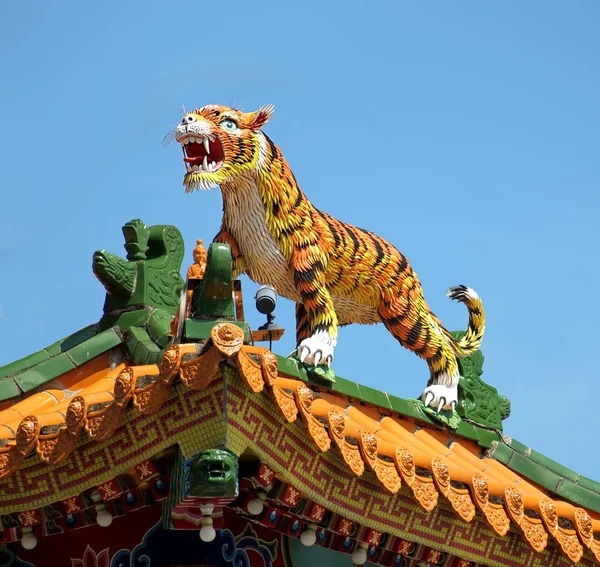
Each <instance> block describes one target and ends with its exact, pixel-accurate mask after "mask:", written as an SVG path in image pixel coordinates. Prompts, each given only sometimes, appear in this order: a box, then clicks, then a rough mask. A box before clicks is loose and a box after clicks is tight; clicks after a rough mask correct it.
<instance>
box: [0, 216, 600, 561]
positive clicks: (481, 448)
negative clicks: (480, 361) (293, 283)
mask: <svg viewBox="0 0 600 567" xmlns="http://www.w3.org/2000/svg"><path fill="white" fill-rule="evenodd" d="M129 224H134V223H129ZM135 227H136V230H137V231H138V232H139V233H144V231H147V232H146V234H148V233H151V234H154V235H155V236H156V237H157V238H159V237H160V238H162V237H163V236H164V235H165V234H171V235H172V234H173V232H172V231H169V230H167V229H168V228H169V227H159V228H160V229H161V230H160V231H156V230H155V231H152V229H153V228H156V227H151V228H150V229H147V228H146V227H143V226H142V225H141V224H139V223H137V224H135ZM161 235H162V236H161ZM130 244H131V243H130ZM134 248H135V249H137V248H136V247H135V246H131V249H132V250H133V249H134ZM134 251H135V250H134ZM212 253H213V262H214V263H213V265H212V267H211V265H210V263H209V266H208V267H207V269H206V275H205V278H204V280H203V281H204V286H205V287H204V288H202V287H200V288H198V290H197V291H198V293H197V294H196V296H194V297H195V304H196V313H195V315H200V317H197V318H193V317H192V318H189V317H186V318H185V320H183V321H182V325H177V326H171V331H172V332H175V333H176V334H177V337H178V338H177V340H176V342H175V344H172V345H171V346H169V347H168V348H165V346H166V344H165V340H166V339H165V337H167V330H166V329H167V328H168V326H169V323H170V320H171V316H172V314H173V313H174V311H175V309H174V308H173V306H171V305H166V306H165V305H163V306H162V307H160V306H159V307H157V306H149V305H147V304H146V303H145V302H142V303H141V304H139V303H136V304H133V305H129V304H127V302H128V301H129V299H127V298H123V299H122V300H121V301H123V302H125V303H121V304H115V303H114V298H113V299H111V301H112V302H113V303H112V304H111V301H108V300H107V304H109V307H110V309H111V311H109V312H107V313H105V316H104V317H103V320H102V321H101V323H100V324H99V326H97V327H94V329H93V332H92V333H91V334H88V335H86V334H85V333H83V334H82V336H83V339H82V340H83V342H82V343H81V344H85V341H89V340H94V337H96V336H98V335H99V334H102V333H104V334H103V335H102V337H106V336H108V335H106V333H107V331H110V332H112V333H113V334H114V336H115V337H116V338H114V339H112V338H111V341H113V342H112V343H111V342H110V341H109V342H106V340H105V339H104V338H102V340H101V341H98V343H101V344H100V345H99V346H98V344H97V345H96V348H97V350H95V351H91V350H88V351H86V349H85V348H81V349H79V350H78V351H77V352H81V353H83V352H88V355H87V356H88V358H87V359H85V358H81V359H80V360H79V363H78V365H77V366H76V367H74V368H68V369H67V371H66V372H64V373H63V374H60V373H58V375H57V374H56V372H55V371H53V372H54V373H53V374H51V375H46V376H45V379H44V381H41V382H40V383H39V384H38V385H37V386H36V387H35V388H31V389H30V391H29V393H27V394H21V395H20V397H13V398H11V399H9V400H8V401H6V402H4V404H3V406H0V407H1V408H3V409H2V411H0V479H2V480H0V491H1V492H2V494H3V498H2V504H0V513H1V514H12V513H22V512H27V511H28V510H29V509H30V508H40V507H42V506H44V505H47V504H52V503H53V502H55V501H56V500H57V499H58V500H64V499H65V498H67V497H72V496H75V495H77V494H80V493H83V492H84V491H86V490H89V489H90V488H92V487H95V486H98V485H101V484H102V483H104V482H107V481H109V480H110V479H112V478H114V476H115V475H118V474H124V473H125V472H126V471H127V470H130V469H132V467H135V465H136V464H138V463H140V462H142V461H144V460H148V459H150V458H151V457H153V456H154V455H156V454H157V453H158V452H159V451H162V450H164V449H166V448H168V447H172V446H173V445H175V444H178V445H179V446H180V448H181V451H182V455H183V457H184V458H188V459H189V458H191V457H193V456H194V455H195V454H197V453H198V452H199V451H204V450H208V449H212V448H215V447H222V448H225V449H228V450H230V451H232V452H233V453H234V454H235V455H237V456H242V455H244V454H246V453H247V452H250V453H252V454H253V455H255V456H256V458H258V459H259V460H260V462H261V463H263V465H264V466H266V467H269V468H270V469H271V470H272V471H273V472H274V474H276V475H277V478H278V479H279V481H280V482H282V483H283V484H284V485H286V486H291V487H295V488H294V490H296V491H297V492H298V493H299V494H300V495H301V497H303V498H306V499H307V500H308V501H310V502H313V503H315V504H316V505H318V506H320V507H322V508H324V509H326V510H327V511H328V512H330V513H331V514H336V515H338V516H340V517H344V518H346V519H348V520H350V521H352V522H355V523H356V524H359V525H361V526H362V527H363V528H364V529H370V530H375V531H377V532H378V533H380V534H388V536H389V537H392V538H405V539H407V540H410V541H417V542H421V543H429V544H430V543H431V541H432V538H433V536H432V535H431V534H428V535H427V534H425V533H423V535H419V533H418V530H416V529H412V530H410V529H408V528H407V526H406V525H403V524H402V523H400V522H399V520H398V516H397V515H398V513H399V511H400V510H402V511H403V512H406V511H407V510H410V516H411V518H413V519H414V525H413V526H412V527H413V528H415V527H416V526H421V527H422V526H424V525H428V524H431V525H432V527H433V528H435V525H436V522H443V518H444V514H446V511H450V512H451V513H452V514H453V516H454V517H455V518H456V519H457V520H458V522H460V523H461V524H462V525H463V526H465V528H464V529H465V533H470V534H474V533H476V531H477V530H480V529H486V528H483V527H482V526H483V524H485V525H487V527H488V528H489V530H490V531H489V532H488V533H489V534H490V537H491V538H492V541H493V542H494V543H493V544H492V547H493V546H494V545H496V543H498V544H500V542H502V541H503V540H505V539H506V538H508V539H509V540H510V542H511V543H510V545H512V546H517V547H519V550H520V551H519V552H520V553H521V555H522V557H523V560H524V561H526V563H527V564H529V565H543V564H544V559H543V558H544V557H545V554H546V553H548V552H547V551H546V550H547V549H549V548H552V547H558V548H559V549H560V550H561V551H562V553H563V554H564V555H565V556H566V557H568V558H569V560H570V561H571V562H573V563H576V562H578V561H583V562H584V563H585V564H590V558H591V557H595V559H596V561H598V562H600V515H599V514H598V513H599V512H600V491H598V490H597V489H596V488H597V485H596V483H593V481H589V480H587V479H581V478H580V477H577V476H576V475H575V473H572V471H568V469H565V468H564V467H559V465H557V464H556V463H553V462H552V461H550V460H549V459H546V458H545V457H543V456H541V455H539V454H536V453H535V452H534V451H531V450H529V449H528V448H526V447H524V446H522V445H521V444H519V443H518V442H515V441H512V440H510V439H508V438H506V437H504V436H503V435H502V434H501V433H500V432H499V431H497V430H494V429H491V428H486V427H481V426H477V425H476V424H473V423H470V422H469V421H467V420H463V421H462V422H461V423H460V424H459V426H458V427H457V428H456V429H455V430H451V429H449V428H446V427H444V426H443V425H441V424H440V423H439V422H437V421H435V420H434V419H432V417H431V416H430V415H428V414H427V413H425V412H424V411H423V409H422V404H419V403H417V402H415V401H411V400H401V399H399V398H395V397H394V396H391V395H388V394H385V393H383V392H378V391H376V390H373V389H371V388H368V387H365V386H362V385H359V384H356V383H354V382H350V381H347V380H344V379H343V378H341V377H336V382H335V384H326V383H323V382H319V381H315V380H314V379H313V378H312V377H311V376H309V375H308V374H307V373H306V370H305V369H304V368H303V367H302V366H301V365H299V364H297V363H296V362H295V361H293V360H290V359H286V358H282V357H279V356H277V355H275V354H273V353H272V352H270V351H269V350H268V349H265V348H262V347H256V346H252V345H250V344H248V343H249V340H250V334H249V330H248V327H247V325H246V324H245V323H243V321H240V320H237V321H236V320H235V311H236V309H235V307H236V305H235V300H234V294H233V292H234V289H235V286H234V285H233V282H231V279H229V280H228V281H225V280H227V278H226V277H224V274H225V276H227V273H225V272H227V269H225V270H224V271H223V269H222V265H221V267H219V266H217V265H216V264H217V261H216V258H217V257H219V256H220V257H221V260H223V258H225V259H227V258H229V251H228V250H227V249H224V248H222V247H221V248H219V249H217V250H212ZM104 257H108V256H107V255H105V256H104ZM227 262H229V263H228V266H229V268H228V269H229V270H230V265H231V264H230V260H227ZM227 262H226V263H225V264H227ZM225 264H223V265H225ZM161 265H162V266H163V267H164V266H166V267H167V268H168V270H170V271H172V270H173V264H172V263H169V262H164V263H163V264H161ZM155 267H156V266H155ZM158 267H159V268H160V265H158ZM136 269H137V270H138V271H139V270H141V269H142V268H140V266H137V267H136ZM160 269H162V268H160ZM211 278H212V279H211ZM215 278H217V279H215ZM218 278H221V279H220V280H219V279H218ZM213 280H214V281H213ZM132 281H137V280H135V278H134V279H133V280H132ZM142 281H143V279H142ZM211 281H213V283H215V282H216V283H217V284H218V285H213V286H212V287H211V286H209V285H208V284H207V283H206V282H211ZM219 282H220V283H219ZM105 285H110V282H109V283H108V284H105ZM125 287H126V286H125ZM209 288H210V294H211V297H213V298H214V297H216V299H217V300H218V304H219V313H220V314H221V316H222V318H225V319H228V320H227V321H225V322H223V321H215V320H214V319H215V317H213V318H212V320H211V318H210V309H208V310H205V312H201V310H200V309H199V303H200V300H201V299H202V293H203V290H204V289H209ZM130 291H131V293H132V294H133V295H135V294H136V293H137V294H140V293H142V292H140V290H136V289H133V290H130ZM191 291H192V290H191V286H190V289H189V292H188V294H187V299H188V303H189V302H190V301H191V297H192V296H191ZM119 293H121V292H119ZM127 293H129V292H127ZM136 297H137V299H136V300H135V301H138V300H139V297H143V293H142V295H141V296H140V295H138V296H136ZM200 307H201V306H200ZM167 308H168V309H167ZM138 311H143V312H144V314H143V316H140V313H138ZM169 313H171V315H168V314H169ZM180 313H183V316H184V317H185V316H186V314H185V312H184V311H183V312H180ZM193 315H194V313H192V316H193ZM107 325H112V326H109V327H107ZM86 332H87V331H86ZM84 335H85V336H84ZM110 336H111V337H112V335H110ZM183 341H188V342H183ZM66 344H68V345H69V348H75V347H77V345H74V342H73V341H71V342H69V341H67V343H66ZM109 344H110V346H107V345H109ZM161 345H164V346H161ZM88 346H89V345H88ZM62 348H63V347H61V349H62ZM89 352H93V353H94V356H93V357H91V356H89ZM63 353H67V355H68V357H69V359H72V357H71V356H70V355H69V349H66V348H64V349H63V350H60V351H59V350H56V352H54V351H53V354H52V353H51V354H52V355H51V356H50V360H52V356H58V355H60V354H63ZM42 363H43V362H42ZM36 364H39V361H38V362H36V363H31V364H29V363H27V364H25V365H24V366H23V365H21V366H22V367H21V366H19V368H17V369H16V370H15V368H16V367H15V366H12V367H11V371H12V373H10V374H9V377H10V378H11V379H14V378H15V377H16V376H18V375H20V373H21V372H30V370H31V369H33V370H34V371H35V368H36ZM50 366H51V365H50ZM38 375H43V373H38ZM49 376H51V377H49ZM130 406H133V407H130ZM128 408H129V409H128ZM298 418H299V419H298ZM84 430H85V432H86V434H87V437H88V439H87V440H86V438H85V436H84V435H83V431H84ZM149 435H152V437H151V438H150V437H149ZM90 440H95V441H99V442H105V441H109V440H110V443H99V444H93V443H90ZM131 443H133V445H132V446H128V444H131ZM94 447H96V449H94ZM31 455H37V456H36V457H32V458H28V457H30V456H31ZM99 455H102V456H101V457H98V456H99ZM90 458H91V459H92V461H93V462H94V461H96V460H97V459H100V460H102V461H104V462H105V463H107V466H105V467H101V468H100V469H98V471H97V472H96V473H95V474H92V471H91V470H90V471H88V473H89V474H86V475H84V474H82V472H81V471H82V470H83V469H85V467H86V466H87V463H88V462H90ZM294 459H300V461H298V462H297V464H296V466H290V461H291V460H294ZM300 462H303V463H304V465H305V466H303V465H301V464H300ZM44 467H46V468H44ZM76 471H77V472H76ZM521 471H525V472H524V473H522V472H521ZM538 473H539V474H538ZM65 475H66V476H65ZM42 477H43V478H44V480H43V481H42ZM341 477H343V478H344V483H345V485H347V486H348V487H351V491H350V493H351V494H352V495H353V498H354V499H355V500H343V499H342V500H340V498H339V496H336V495H335V494H334V492H335V490H336V488H335V482H336V480H339V479H340V478H341ZM67 478H68V481H67V480H66V479H67ZM324 479H327V480H326V481H324ZM563 495H564V496H563ZM561 496H562V497H561ZM360 502H362V503H363V504H360ZM366 503H368V506H367V505H366ZM323 529H325V526H323ZM515 529H517V530H518V533H519V534H520V536H517V535H516V533H517V532H516V531H515ZM473 530H475V531H473ZM548 536H550V538H549V537H548ZM433 539H435V538H433ZM521 541H522V542H527V545H528V546H529V548H530V549H531V550H532V551H533V552H535V553H539V554H542V555H536V554H535V553H534V554H533V555H531V556H530V555H529V553H530V552H528V551H526V550H525V549H524V548H522V546H521V543H519V542H521ZM437 547H438V548H439V549H445V550H447V551H448V552H451V553H456V554H457V555H458V554H459V551H460V550H461V548H460V544H459V543H455V542H453V541H447V542H444V541H439V542H437ZM461 556H465V553H462V555H461ZM466 556H467V558H468V553H467V554H466ZM526 557H528V558H529V559H527V560H526V559H525V558H526ZM538 558H539V559H538ZM473 559H474V560H479V559H481V557H480V556H477V554H475V555H473ZM540 561H541V562H540ZM486 564H489V565H501V564H502V563H501V562H499V560H498V559H497V558H494V557H486ZM557 564H558V563H557Z"/></svg>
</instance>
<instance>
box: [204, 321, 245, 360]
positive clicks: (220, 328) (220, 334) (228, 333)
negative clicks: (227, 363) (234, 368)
mask: <svg viewBox="0 0 600 567" xmlns="http://www.w3.org/2000/svg"><path fill="white" fill-rule="evenodd" d="M210 338H211V339H212V341H213V343H214V345H215V346H216V347H217V349H218V350H219V351H220V352H221V353H223V354H224V355H225V356H231V355H232V354H234V353H236V352H237V351H238V350H240V348H242V345H243V344H244V331H242V329H240V328H239V327H238V326H237V325H232V324H231V323H218V324H217V325H215V326H214V327H213V328H212V330H211V332H210Z"/></svg>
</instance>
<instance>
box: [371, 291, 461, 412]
mask: <svg viewBox="0 0 600 567" xmlns="http://www.w3.org/2000/svg"><path fill="white" fill-rule="evenodd" d="M411 292H414V293H411ZM379 316H380V317H381V321H382V322H383V324H384V325H385V327H386V328H387V329H388V331H390V333H392V335H393V336H394V337H395V338H396V339H397V340H398V342H399V343H400V344H401V345H402V346H403V347H405V348H407V349H408V350H411V351H412V352H414V353H415V354H416V355H417V356H419V357H420V358H423V359H424V360H426V361H427V365H428V366H429V372H430V375H431V378H430V380H429V382H428V385H427V388H426V389H425V391H424V392H423V394H422V396H421V398H422V400H423V402H424V403H425V405H428V406H432V407H434V408H435V409H437V410H438V411H439V410H442V409H453V408H454V407H455V406H456V404H457V401H458V379H459V373H458V363H457V361H456V355H455V354H454V351H453V350H452V347H451V346H450V343H449V342H448V339H447V338H446V336H445V335H444V334H443V333H442V331H441V329H440V328H439V325H438V323H437V322H436V320H435V319H434V318H433V317H432V315H431V313H430V311H429V308H428V307H427V304H426V303H425V300H424V299H423V296H422V295H421V294H420V289H418V288H413V289H411V290H410V291H409V293H408V294H407V295H406V296H404V295H398V294H397V293H396V294H394V295H391V294H386V295H384V296H383V297H382V300H381V304H380V306H379Z"/></svg>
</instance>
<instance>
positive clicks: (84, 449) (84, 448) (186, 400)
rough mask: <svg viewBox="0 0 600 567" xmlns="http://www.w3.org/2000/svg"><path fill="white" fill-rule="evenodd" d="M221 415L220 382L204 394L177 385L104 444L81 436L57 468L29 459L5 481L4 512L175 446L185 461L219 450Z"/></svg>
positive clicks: (80, 487)
mask: <svg viewBox="0 0 600 567" xmlns="http://www.w3.org/2000/svg"><path fill="white" fill-rule="evenodd" d="M222 416H223V384H222V382H221V381H220V380H214V381H213V382H212V383H211V385H210V386H209V387H208V388H206V389H205V390H203V391H190V390H189V389H187V388H186V387H184V386H183V385H182V384H177V385H174V386H172V387H171V391H170V395H169V399H168V400H167V402H166V403H165V404H164V405H163V406H162V408H161V409H160V410H159V411H158V412H157V413H156V414H154V415H150V416H145V415H143V414H141V413H139V412H138V411H136V410H135V409H134V408H130V411H127V412H126V414H125V418H124V420H123V423H122V424H121V426H120V427H119V428H118V429H117V430H116V431H115V433H114V434H113V435H112V437H111V438H110V439H108V440H107V441H105V442H101V443H98V442H97V441H93V440H92V439H90V438H89V437H88V436H83V435H82V436H80V437H79V441H78V444H77V447H76V448H75V450H74V451H73V452H72V453H71V454H70V455H69V456H68V457H67V458H66V459H65V461H63V462H62V463H60V464H57V465H48V464H46V463H43V462H42V461H41V460H40V458H39V456H38V455H37V453H34V454H33V455H31V456H30V457H28V458H27V459H26V460H25V463H24V466H23V467H22V468H20V469H18V470H17V471H15V473H14V474H13V475H12V476H9V477H7V478H4V479H2V480H1V481H0V514H10V513H12V512H20V511H23V510H30V509H33V508H41V507H42V506H45V505H47V504H52V503H53V502H57V501H60V500H65V499H66V498H69V497H71V496H75V495H78V494H80V493H82V492H83V491H84V490H86V489H87V488H90V487H92V486H97V485H99V484H102V483H103V482H105V481H107V480H110V479H112V478H114V477H115V476H117V475H118V474H122V473H125V472H127V471H129V470H131V469H132V468H133V467H134V465H136V464H138V463H140V462H141V461H144V460H145V459H148V458H151V457H152V456H154V455H156V454H157V453H159V452H160V451H162V450H163V449H167V448H168V447H172V446H173V445H175V444H179V445H180V447H181V450H182V452H183V454H184V456H186V457H189V456H192V455H194V454H196V453H198V452H200V451H203V450H205V449H211V448H213V447H220V446H222V445H223V443H224V438H225V430H226V427H225V423H224V421H223V417H222Z"/></svg>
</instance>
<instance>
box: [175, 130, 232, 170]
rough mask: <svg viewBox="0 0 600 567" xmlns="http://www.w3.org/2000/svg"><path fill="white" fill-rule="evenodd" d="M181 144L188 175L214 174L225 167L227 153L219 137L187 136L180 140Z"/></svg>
mask: <svg viewBox="0 0 600 567" xmlns="http://www.w3.org/2000/svg"><path fill="white" fill-rule="evenodd" d="M179 143H180V144H181V149H182V151H183V161H184V162H185V167H186V169H187V170H188V173H191V172H193V171H198V172H200V171H207V172H213V171H217V170H218V169H219V168H220V167H221V166H222V165H223V161H224V160H225V152H224V151H223V145H222V144H221V140H219V137H218V136H208V137H203V136H185V137H183V138H181V139H180V140H179Z"/></svg>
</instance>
